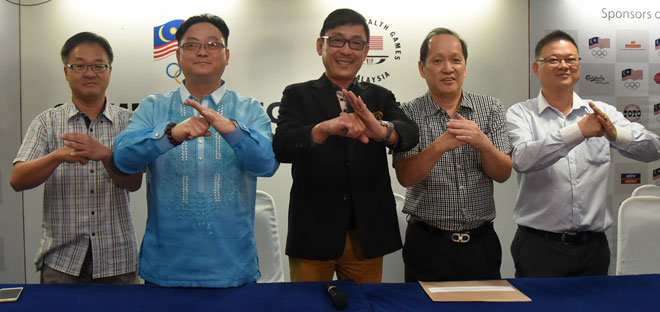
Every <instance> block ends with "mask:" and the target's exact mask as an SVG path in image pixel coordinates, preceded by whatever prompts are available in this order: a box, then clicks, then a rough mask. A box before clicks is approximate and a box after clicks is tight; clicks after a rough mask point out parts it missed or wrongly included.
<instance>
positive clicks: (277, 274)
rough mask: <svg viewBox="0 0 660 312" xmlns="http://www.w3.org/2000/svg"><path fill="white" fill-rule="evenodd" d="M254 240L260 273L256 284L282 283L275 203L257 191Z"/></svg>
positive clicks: (266, 194) (265, 194) (264, 193)
mask: <svg viewBox="0 0 660 312" xmlns="http://www.w3.org/2000/svg"><path fill="white" fill-rule="evenodd" d="M254 238H255V240H256V241H257V254H258V255H259V271H260V272H261V278H259V280H258V281H257V283H277V282H284V271H283V269H282V256H281V254H280V234H279V231H278V229H277V212H276V210H275V201H274V200H273V197H271V196H270V195H268V193H266V192H263V191H257V200H256V206H255V214H254Z"/></svg>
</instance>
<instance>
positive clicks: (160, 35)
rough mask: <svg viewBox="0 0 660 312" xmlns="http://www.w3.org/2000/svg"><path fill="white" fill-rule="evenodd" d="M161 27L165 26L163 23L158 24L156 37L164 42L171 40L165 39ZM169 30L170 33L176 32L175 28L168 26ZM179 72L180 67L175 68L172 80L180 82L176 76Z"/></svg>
mask: <svg viewBox="0 0 660 312" xmlns="http://www.w3.org/2000/svg"><path fill="white" fill-rule="evenodd" d="M163 28H165V25H163V26H160V29H158V37H159V38H160V40H161V41H163V42H166V43H167V42H170V41H172V40H167V39H165V37H163ZM169 31H170V34H171V35H174V34H175V33H176V28H175V27H170V29H169ZM179 72H181V69H177V70H176V72H175V73H174V81H176V82H177V83H179V84H181V82H180V81H179V79H177V77H179Z"/></svg>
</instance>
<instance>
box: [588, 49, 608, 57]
mask: <svg viewBox="0 0 660 312" xmlns="http://www.w3.org/2000/svg"><path fill="white" fill-rule="evenodd" d="M591 55H593V56H594V57H598V58H604V57H606V56H607V50H591Z"/></svg>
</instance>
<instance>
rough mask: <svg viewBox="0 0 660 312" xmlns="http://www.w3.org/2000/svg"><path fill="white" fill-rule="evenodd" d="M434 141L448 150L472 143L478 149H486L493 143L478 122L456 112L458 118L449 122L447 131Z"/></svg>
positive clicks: (443, 149) (444, 149) (444, 150)
mask: <svg viewBox="0 0 660 312" xmlns="http://www.w3.org/2000/svg"><path fill="white" fill-rule="evenodd" d="M434 143H437V144H439V145H440V146H442V147H443V148H442V151H443V152H447V151H451V150H454V149H456V148H458V147H461V146H463V145H465V144H470V146H472V148H474V149H476V150H478V151H484V150H485V149H486V148H488V147H490V145H492V142H491V141H490V139H488V137H487V136H486V135H485V134H484V133H483V131H481V129H480V128H479V126H478V125H477V123H476V122H474V121H472V120H468V119H465V118H464V117H463V116H461V114H456V119H450V120H449V121H448V122H447V131H446V132H445V133H443V134H442V135H441V136H440V137H438V138H437V139H436V140H435V142H434Z"/></svg>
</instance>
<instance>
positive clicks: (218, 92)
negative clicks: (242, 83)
mask: <svg viewBox="0 0 660 312" xmlns="http://www.w3.org/2000/svg"><path fill="white" fill-rule="evenodd" d="M184 82H185V80H184ZM225 92H227V84H226V83H225V81H224V80H222V85H220V87H218V88H217V89H215V91H213V93H211V94H210V96H211V99H212V100H213V104H215V105H218V103H220V99H222V97H223V96H224V95H225ZM179 94H180V95H181V103H183V102H185V101H186V100H187V99H194V98H193V97H192V94H190V91H188V88H187V87H186V85H185V84H183V83H182V84H181V85H180V86H179ZM197 100H199V101H200V102H201V101H202V99H197ZM200 104H201V103H200Z"/></svg>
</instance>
